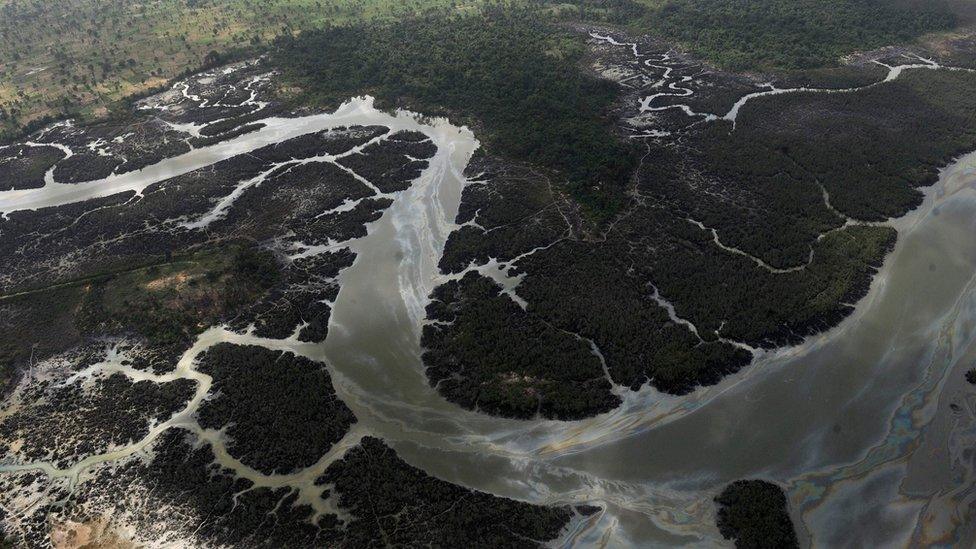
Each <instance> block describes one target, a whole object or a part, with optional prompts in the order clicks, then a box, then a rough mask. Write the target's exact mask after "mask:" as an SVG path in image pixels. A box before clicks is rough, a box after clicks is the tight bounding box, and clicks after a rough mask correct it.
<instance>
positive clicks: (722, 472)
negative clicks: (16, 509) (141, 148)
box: [0, 100, 976, 546]
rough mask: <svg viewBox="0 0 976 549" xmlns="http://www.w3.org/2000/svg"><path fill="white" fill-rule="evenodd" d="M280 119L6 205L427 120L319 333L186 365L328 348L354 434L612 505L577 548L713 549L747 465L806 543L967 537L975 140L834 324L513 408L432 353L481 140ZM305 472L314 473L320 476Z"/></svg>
mask: <svg viewBox="0 0 976 549" xmlns="http://www.w3.org/2000/svg"><path fill="white" fill-rule="evenodd" d="M275 120H284V119H270V120H265V121H263V122H265V123H266V124H269V122H270V124H269V126H267V127H266V128H265V129H263V130H261V131H259V132H255V133H253V134H248V135H245V136H242V137H240V138H237V139H235V140H233V141H232V142H228V143H224V144H218V145H215V146H213V147H208V148H205V149H200V150H196V151H193V152H191V153H188V154H187V155H183V156H181V157H177V158H175V159H171V160H168V161H164V162H163V163H161V164H160V165H156V166H153V167H149V168H146V169H145V170H141V171H140V172H135V173H134V174H132V175H128V174H127V175H124V176H118V177H113V178H109V179H107V180H104V181H102V182H93V183H90V184H82V185H80V186H71V187H73V188H72V189H64V188H62V187H68V186H61V185H53V186H52V185H49V186H47V187H45V188H44V189H40V190H35V191H23V192H21V191H12V192H7V193H0V211H5V212H9V211H13V210H17V209H24V208H33V207H40V206H45V205H54V204H60V203H66V202H71V201H77V200H80V199H83V198H91V197H94V196H106V195H107V194H110V193H111V192H118V191H119V190H122V189H131V190H141V189H143V188H145V187H146V186H148V185H149V184H151V183H153V182H155V181H159V180H161V179H163V178H165V177H169V176H172V175H176V174H178V173H185V172H186V171H189V170H191V169H194V167H202V166H205V165H208V164H212V163H213V162H216V161H218V160H221V159H224V158H228V157H230V156H232V155H233V154H239V153H240V152H246V151H248V150H253V149H255V148H258V147H260V146H263V145H265V144H268V143H271V142H276V141H275V140H281V139H284V138H286V137H293V136H296V135H301V134H302V133H308V132H311V131H319V130H322V129H326V128H328V127H335V126H338V125H351V124H378V125H384V126H388V127H391V128H395V129H410V130H417V131H422V132H424V133H425V134H426V135H428V136H429V137H431V139H432V140H433V141H434V142H435V144H437V146H438V149H439V150H438V153H437V156H436V157H435V158H434V159H433V160H432V161H431V166H430V168H429V169H428V170H426V171H425V172H424V174H423V175H422V176H421V178H420V179H419V180H418V181H417V182H415V184H414V185H413V186H412V187H411V188H410V189H409V190H407V191H404V192H403V193H398V194H397V195H395V202H394V204H393V205H392V206H391V207H390V209H389V210H387V211H386V212H385V214H384V215H383V217H382V218H381V219H380V220H379V221H377V222H375V223H373V224H371V225H370V227H369V234H368V236H366V237H364V238H362V239H359V240H356V241H352V242H350V243H349V246H350V247H351V248H352V249H353V250H354V251H355V252H356V253H357V259H356V262H355V264H354V265H353V266H352V267H350V268H349V269H347V270H346V271H344V272H343V273H342V275H341V282H342V289H341V291H340V293H339V296H338V298H337V300H336V303H335V308H334V312H333V315H332V319H331V323H330V332H329V337H328V339H327V341H326V342H325V343H324V344H322V345H309V344H301V343H298V342H297V341H293V340H285V341H277V342H271V341H268V340H261V339H258V338H254V337H251V336H247V335H239V334H231V333H229V332H225V331H223V330H219V329H218V330H211V331H208V332H206V333H205V334H204V335H203V336H201V340H200V341H198V343H197V345H196V346H195V348H194V350H191V353H190V354H188V355H187V357H184V360H185V361H186V363H185V364H184V363H183V362H181V366H182V367H183V371H182V373H185V374H187V375H191V376H192V375H198V374H197V373H196V372H195V371H193V370H192V367H190V362H191V360H192V356H191V355H192V353H198V352H200V351H202V350H204V349H205V348H207V347H209V346H210V345H212V344H214V343H216V342H219V341H222V340H233V341H235V342H239V343H254V344H260V345H266V346H273V347H275V348H282V349H291V350H293V351H295V352H297V353H299V354H302V355H305V356H310V357H313V358H319V359H326V360H327V361H328V362H329V364H330V367H331V371H332V372H333V377H334V380H335V384H336V389H337V391H338V394H339V396H340V397H341V398H342V399H343V400H344V401H346V403H347V404H348V405H349V406H350V407H351V408H352V409H353V411H354V412H355V414H356V416H357V417H358V418H359V420H360V423H359V424H358V425H357V427H356V430H355V432H354V433H353V435H352V437H353V438H356V437H360V436H363V435H364V434H374V435H377V436H381V437H383V438H385V439H386V440H387V441H388V442H389V443H390V444H391V445H392V446H394V447H395V448H396V449H397V451H398V452H399V453H400V454H401V456H402V457H404V459H406V460H407V461H408V462H410V463H411V464H413V465H415V466H418V467H421V468H423V469H424V470H426V471H428V472H430V473H432V474H434V475H436V476H438V477H440V478H443V479H445V480H449V481H452V482H457V483H460V484H463V485H466V486H470V487H472V488H476V489H479V490H484V491H489V492H492V493H496V494H500V495H505V496H510V497H516V498H519V499H523V500H528V501H533V502H540V503H578V502H587V503H594V504H601V505H603V506H604V507H605V508H606V511H605V512H604V513H600V514H597V515H594V516H593V517H591V518H590V519H588V520H587V521H585V522H582V523H580V524H578V525H576V526H575V527H574V531H572V532H569V533H568V534H567V536H566V537H565V539H564V540H563V542H564V543H565V544H567V545H573V544H587V545H589V544H604V545H611V546H620V545H634V546H654V545H672V544H681V543H688V544H694V545H698V546H700V545H703V544H704V545H719V544H723V541H722V540H721V537H720V535H719V533H718V531H717V530H716V529H715V527H714V505H713V504H712V502H711V498H712V497H713V496H714V495H715V494H716V493H717V491H718V490H719V489H720V488H721V487H722V486H723V485H724V484H725V483H727V482H728V481H731V480H734V479H738V478H743V477H756V476H761V477H766V478H772V479H774V480H776V481H778V482H780V483H782V484H783V485H785V486H787V487H788V493H789V497H790V500H791V503H792V506H793V510H794V512H795V515H796V516H795V519H796V521H797V524H799V525H800V526H801V536H802V537H803V541H804V542H805V543H807V544H813V545H831V546H833V545H875V544H880V543H886V544H894V545H905V544H908V543H909V541H910V540H915V541H922V540H946V541H948V542H956V543H963V544H967V543H968V544H972V543H973V541H974V532H973V528H974V527H973V523H974V522H976V521H974V520H973V517H972V514H971V512H972V508H971V506H972V504H973V500H974V498H976V492H974V484H973V459H974V458H973V457H972V453H971V452H972V450H971V449H972V448H973V442H974V440H976V411H974V410H976V390H972V389H970V388H969V387H968V386H967V385H965V383H964V382H963V381H962V372H964V371H965V370H966V369H967V368H969V367H972V366H973V365H974V361H976V345H974V344H973V338H974V330H976V279H974V274H976V239H974V238H973V235H974V234H976V215H974V214H976V153H974V154H971V155H968V156H966V157H963V158H961V159H960V160H958V161H957V162H956V163H954V164H953V165H952V166H950V167H949V168H947V169H946V170H945V171H944V173H943V176H942V178H941V179H940V181H939V183H938V184H937V185H935V186H934V187H932V188H931V189H929V190H928V192H927V197H926V200H925V202H924V204H923V206H922V207H921V208H919V209H918V210H917V211H915V212H913V213H912V214H910V215H909V216H907V217H905V218H903V219H901V220H898V221H897V222H895V223H894V225H895V226H896V228H897V229H898V230H899V233H900V238H899V242H898V245H897V248H896V250H895V251H894V253H893V254H892V255H891V256H890V257H889V258H888V260H887V261H886V262H885V265H884V267H883V269H882V272H881V273H880V274H879V275H878V277H877V278H876V280H875V282H874V284H873V286H872V289H871V292H870V294H869V295H868V296H867V297H866V298H865V299H863V300H862V301H861V302H860V303H859V304H858V307H857V312H856V313H855V315H853V316H852V317H850V318H848V319H847V320H846V321H845V322H843V323H842V324H841V325H840V326H839V327H837V328H836V329H834V330H831V331H830V332H828V333H825V334H823V335H821V336H819V337H816V338H813V339H811V340H810V341H808V342H807V343H805V344H804V345H801V346H799V347H794V348H790V349H785V350H782V351H777V352H773V353H767V354H765V355H763V356H761V357H760V358H759V359H758V360H757V361H756V363H755V364H753V365H752V366H750V367H748V368H746V369H744V370H743V372H741V373H740V374H738V375H736V376H733V377H731V378H729V379H726V380H725V381H724V382H723V383H721V384H720V385H717V386H715V387H710V388H707V389H702V390H700V391H697V392H696V393H694V394H692V395H688V396H685V397H673V396H667V395H662V394H660V393H657V392H656V391H653V390H651V389H644V390H642V391H641V392H639V393H633V394H629V395H627V398H626V399H625V402H624V404H623V406H621V407H620V408H619V409H618V410H616V411H614V412H612V413H609V414H604V415H602V416H599V417H597V418H593V419H590V420H585V421H580V422H571V423H559V422H553V421H543V420H539V421H514V420H503V419H494V418H489V417H486V416H483V415H479V414H475V413H472V412H468V411H464V410H461V409H459V408H458V407H456V406H454V405H452V404H450V403H448V402H446V401H444V400H443V399H442V398H441V397H440V396H439V395H437V393H436V392H435V391H434V390H433V389H431V388H430V387H429V386H428V385H427V382H426V379H425V377H424V374H423V367H422V364H421V362H420V353H421V350H420V347H419V338H420V329H421V325H422V322H423V316H424V315H423V308H424V306H425V304H426V302H427V296H428V295H429V293H430V292H431V290H433V288H434V287H435V286H436V284H437V283H438V281H439V280H440V277H439V275H438V272H437V260H438V258H439V257H440V254H441V252H442V250H443V246H444V243H445V241H446V238H447V235H448V234H449V233H450V232H451V231H452V230H453V229H454V228H455V226H454V224H453V220H454V217H455V214H456V212H457V208H458V202H459V199H460V192H461V189H462V187H463V185H464V178H463V176H462V171H463V169H464V167H465V165H466V164H467V161H468V160H469V158H470V156H471V154H472V153H473V152H474V150H475V149H476V148H477V141H476V139H475V136H473V135H472V134H471V132H469V131H467V130H466V129H463V128H457V127H454V126H451V125H450V124H449V123H448V122H446V121H444V120H435V121H420V120H418V119H417V118H415V117H412V116H408V115H406V114H404V113H401V114H400V115H398V116H393V115H389V114H384V113H381V112H379V111H376V110H375V109H373V108H372V106H371V104H370V102H369V101H365V100H357V101H353V102H350V103H349V104H347V105H345V106H344V107H343V108H342V109H340V111H339V112H337V113H336V114H334V115H320V116H317V117H307V118H300V119H290V120H289V121H288V123H287V124H286V123H281V124H277V125H276V124H275V123H274V121H275ZM179 373H180V372H178V374H179ZM204 381H206V380H204ZM191 413H192V410H188V411H187V412H186V413H184V414H181V415H180V416H179V417H177V418H175V419H174V420H175V421H183V420H184V419H185V418H186V417H188V416H189V415H190V414H191ZM204 434H205V433H204ZM356 440H358V438H356ZM144 442H148V441H144ZM215 445H216V446H220V444H219V442H217V443H215ZM342 447H343V445H341V444H340V445H339V449H338V451H341V450H342ZM117 453H118V452H116V453H113V454H112V455H111V456H103V457H113V456H115V454H117ZM217 453H218V456H220V458H221V459H222V463H224V464H225V465H228V466H230V467H233V468H236V469H239V470H241V467H240V464H238V463H236V462H235V461H234V460H233V459H232V458H230V457H229V456H226V455H224V454H223V453H221V452H219V451H218V452H217ZM333 457H334V456H326V458H324V460H323V462H327V461H328V460H329V459H332V458H333ZM95 461H98V460H92V462H95ZM319 465H321V464H319ZM316 467H318V466H316ZM7 469H9V467H7ZM45 470H47V469H45ZM47 472H48V473H49V474H52V475H57V474H61V473H59V472H57V471H53V470H47ZM242 472H244V471H242ZM246 473H247V474H248V475H251V476H254V478H255V480H256V481H258V482H262V479H261V478H259V477H260V475H259V474H258V475H255V472H253V471H250V472H246ZM65 474H67V473H65ZM70 474H71V475H72V476H77V471H72V472H71V473H70ZM298 477H301V478H296V479H295V481H296V482H298V483H305V480H307V479H306V478H305V477H308V478H314V475H312V474H304V476H302V475H298ZM249 478H250V477H249ZM264 480H265V481H267V482H277V480H275V479H271V480H268V479H264ZM279 480H280V479H279ZM304 496H305V495H304V494H303V497H304ZM312 496H314V494H312ZM328 509H329V507H328V506H327V505H323V506H322V507H321V509H320V510H323V511H325V510H328ZM923 517H924V520H921V519H922V518H923Z"/></svg>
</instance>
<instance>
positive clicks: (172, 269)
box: [78, 244, 281, 346]
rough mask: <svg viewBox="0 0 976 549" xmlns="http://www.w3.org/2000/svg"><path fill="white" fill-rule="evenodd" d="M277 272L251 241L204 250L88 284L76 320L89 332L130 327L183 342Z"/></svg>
mask: <svg viewBox="0 0 976 549" xmlns="http://www.w3.org/2000/svg"><path fill="white" fill-rule="evenodd" d="M279 271H280V268H279V266H278V265H277V263H276V262H275V259H274V257H273V256H272V255H271V254H270V253H268V252H265V251H261V250H258V249H255V248H254V247H252V246H249V245H242V244H228V245H224V246H220V247H216V248H210V249H204V250H202V251H200V252H196V253H193V254H191V255H189V256H188V257H186V258H182V259H177V260H176V261H170V262H166V263H162V264H160V265H153V266H150V267H147V268H144V269H139V270H137V271H131V272H127V273H121V274H118V275H113V276H110V277H107V279H106V280H104V281H98V282H95V283H93V284H91V285H90V286H88V287H87V288H86V291H85V300H84V303H83V305H82V309H81V311H80V312H79V316H78V322H79V324H80V325H81V326H82V328H83V330H84V331H85V332H88V333H100V334H104V333H111V332H116V333H118V332H126V331H131V332H135V333H136V334H138V335H141V336H143V337H145V338H146V339H147V340H148V341H149V343H151V344H153V345H160V346H171V345H180V344H187V343H189V341H190V340H191V338H192V337H193V336H194V335H196V334H197V333H199V332H201V331H202V330H204V329H205V328H207V327H209V326H211V325H213V324H215V323H216V322H218V321H220V320H226V319H228V318H233V317H234V316H236V315H237V314H238V313H240V312H241V311H242V310H243V309H244V307H245V306H247V305H250V304H251V303H253V302H254V301H255V300H256V299H257V298H258V297H260V296H261V295H262V294H263V293H264V292H266V291H267V290H269V289H270V288H271V287H272V286H274V285H275V283H276V282H277V281H278V279H279V278H280V277H281V274H280V272H279Z"/></svg>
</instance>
